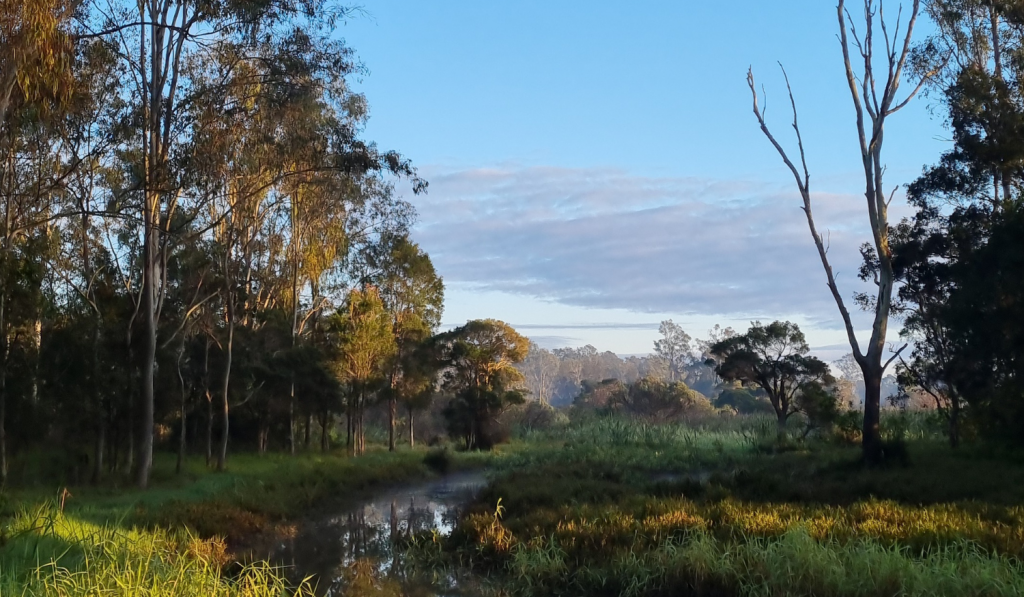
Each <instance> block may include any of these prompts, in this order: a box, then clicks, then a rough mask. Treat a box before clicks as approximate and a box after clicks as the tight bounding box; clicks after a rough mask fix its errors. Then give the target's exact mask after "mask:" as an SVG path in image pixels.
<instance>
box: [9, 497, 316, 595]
mask: <svg viewBox="0 0 1024 597" xmlns="http://www.w3.org/2000/svg"><path fill="white" fill-rule="evenodd" d="M3 538H4V545H3V547H2V548H0V595H5V596H8V595H9V596H12V597H14V596H29V595H33V596H34V595H53V596H57V597H78V596H82V597H85V596H97V595H111V596H114V595H118V596H121V595H123V596H125V597H127V596H136V595H138V596H143V597H165V596H166V597H170V596H180V595H210V596H213V597H235V596H239V597H242V596H244V597H281V596H284V595H295V596H302V595H311V594H312V592H311V590H310V587H309V585H308V584H307V583H303V585H302V586H300V587H298V588H289V586H288V584H287V582H286V581H285V579H284V575H283V574H282V573H281V572H282V571H280V570H277V569H274V568H272V567H270V566H269V565H267V564H265V563H264V564H256V565H251V566H247V567H244V568H242V569H241V570H240V571H239V572H238V573H237V574H233V575H231V576H230V577H229V576H227V575H226V574H225V572H224V567H223V566H224V564H225V562H226V558H225V546H224V542H223V541H222V540H220V539H216V538H213V539H202V538H200V537H198V536H196V535H194V534H191V533H189V532H188V531H185V530H183V529H182V530H176V531H168V530H162V529H153V530H140V529H124V528H121V527H120V526H118V525H115V524H109V525H97V524H94V523H90V522H85V521H83V520H80V519H77V518H74V517H72V516H68V515H65V514H64V513H63V512H61V511H60V510H59V508H57V507H56V506H55V505H53V504H45V505H42V506H38V507H36V508H34V509H32V510H24V511H22V512H21V513H19V514H18V515H16V516H15V517H13V518H12V519H11V520H9V522H8V523H7V524H6V525H5V526H4V527H3Z"/></svg>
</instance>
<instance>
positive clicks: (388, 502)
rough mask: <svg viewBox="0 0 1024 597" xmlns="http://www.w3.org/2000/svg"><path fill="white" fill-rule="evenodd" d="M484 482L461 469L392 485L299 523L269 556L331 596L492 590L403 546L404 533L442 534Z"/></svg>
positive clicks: (421, 596) (433, 595)
mask: <svg viewBox="0 0 1024 597" xmlns="http://www.w3.org/2000/svg"><path fill="white" fill-rule="evenodd" d="M484 485H486V479H485V478H484V476H483V475H482V474H481V473H460V474H454V475H449V476H447V477H444V478H442V479H439V480H435V481H431V482H425V483H421V484H417V485H411V486H407V487H402V488H398V489H393V490H391V491H388V492H386V493H383V494H381V495H378V496H377V497H374V498H373V499H371V500H368V501H366V502H364V503H363V504H361V505H359V506H357V507H355V508H351V509H349V510H346V511H344V512H341V513H338V514H334V515H330V516H326V517H323V518H320V519H313V520H310V521H307V522H305V523H302V524H300V525H299V526H298V528H297V529H296V532H295V533H294V534H293V535H292V536H291V537H288V538H286V539H283V540H281V541H280V542H279V543H278V544H277V545H276V546H275V548H274V552H273V554H272V557H271V560H272V561H274V562H276V563H278V564H279V565H282V566H286V567H287V568H288V569H289V570H290V574H291V575H292V576H293V577H294V578H295V579H298V580H301V579H304V578H311V579H312V582H314V583H315V584H316V589H317V594H318V595H324V596H330V597H340V596H346V597H364V596H365V597H369V596H371V595H372V596H381V597H384V596H388V597H391V596H395V597H399V596H408V597H414V596H415V597H440V596H447V595H452V596H468V595H480V594H493V591H490V590H485V589H484V587H483V586H482V584H481V583H480V582H479V580H480V579H475V578H473V577H472V576H470V575H467V574H464V573H460V572H453V571H444V572H439V571H437V570H435V569H429V567H425V566H423V565H421V563H419V562H416V561H414V560H415V559H414V558H412V557H410V556H409V555H408V553H407V551H406V549H405V547H406V546H407V545H408V539H409V537H410V536H412V535H415V534H418V533H424V532H425V533H427V534H428V535H429V534H430V533H431V532H433V533H437V534H439V535H448V534H449V533H451V531H452V529H453V528H454V525H455V522H456V521H457V520H458V517H459V514H460V513H461V510H462V508H463V507H465V505H466V504H468V503H469V502H470V501H471V500H472V499H473V498H474V497H475V496H476V494H477V493H478V492H479V491H480V490H481V489H482V488H483V487H484Z"/></svg>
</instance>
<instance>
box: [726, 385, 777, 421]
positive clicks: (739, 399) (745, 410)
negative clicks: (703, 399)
mask: <svg viewBox="0 0 1024 597" xmlns="http://www.w3.org/2000/svg"><path fill="white" fill-rule="evenodd" d="M761 393H762V394H763V392H761ZM757 394H758V393H757V392H755V391H753V390H751V389H749V388H743V387H739V388H725V389H723V390H722V391H721V393H719V394H718V398H716V399H715V406H717V407H718V408H732V409H733V410H735V411H736V412H737V413H739V414H742V415H753V414H768V413H772V412H774V410H773V409H772V404H771V402H768V400H767V399H766V398H764V397H760V396H758V395H757Z"/></svg>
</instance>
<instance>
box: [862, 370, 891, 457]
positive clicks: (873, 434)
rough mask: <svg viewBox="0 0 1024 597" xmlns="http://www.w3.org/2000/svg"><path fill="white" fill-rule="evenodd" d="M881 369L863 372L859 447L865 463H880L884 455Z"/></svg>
mask: <svg viewBox="0 0 1024 597" xmlns="http://www.w3.org/2000/svg"><path fill="white" fill-rule="evenodd" d="M881 395H882V373H881V371H877V372H875V371H872V372H870V373H869V372H867V371H865V372H864V428H863V431H862V436H861V448H862V450H863V454H864V461H865V462H866V463H867V464H871V465H875V464H881V462H882V461H883V460H884V458H885V455H884V454H883V451H882V433H881V429H880V427H879V424H880V422H881V404H882V401H881V397H882V396H881Z"/></svg>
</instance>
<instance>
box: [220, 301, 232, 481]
mask: <svg viewBox="0 0 1024 597" xmlns="http://www.w3.org/2000/svg"><path fill="white" fill-rule="evenodd" d="M229 300H230V299H229ZM233 311H234V309H232V307H231V305H230V304H229V305H228V342H227V345H226V346H225V353H226V358H225V361H224V379H223V384H222V385H221V398H222V399H223V401H222V403H221V409H222V410H221V420H222V423H223V425H222V426H221V437H220V450H219V451H218V452H217V470H218V471H223V470H224V466H225V465H226V464H227V459H228V431H229V430H230V421H229V420H228V415H229V412H228V411H229V409H230V405H229V402H230V401H229V400H228V389H229V387H230V383H231V357H232V352H233V349H234V343H235V318H234V312H233Z"/></svg>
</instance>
